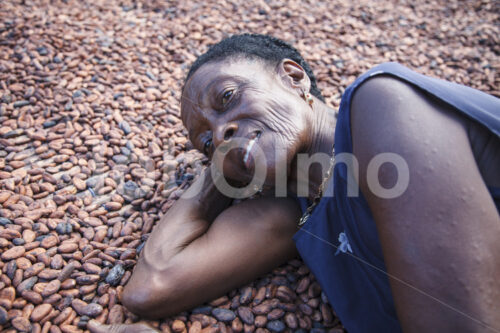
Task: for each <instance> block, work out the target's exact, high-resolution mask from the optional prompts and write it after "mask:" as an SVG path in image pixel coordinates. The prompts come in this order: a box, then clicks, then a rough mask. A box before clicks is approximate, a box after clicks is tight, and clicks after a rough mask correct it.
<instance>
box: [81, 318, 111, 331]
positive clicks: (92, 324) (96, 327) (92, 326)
mask: <svg viewBox="0 0 500 333" xmlns="http://www.w3.org/2000/svg"><path fill="white" fill-rule="evenodd" d="M87 328H88V329H89V331H90V332H91V333H106V332H109V331H110V330H109V328H108V327H107V325H102V324H101V323H100V322H98V321H97V320H91V321H89V322H88V324H87Z"/></svg>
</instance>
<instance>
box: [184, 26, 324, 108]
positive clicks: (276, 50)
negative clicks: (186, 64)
mask: <svg viewBox="0 0 500 333" xmlns="http://www.w3.org/2000/svg"><path fill="white" fill-rule="evenodd" d="M238 55H241V56H244V57H248V58H260V59H263V60H264V61H267V62H269V63H271V64H273V65H274V64H276V65H277V64H278V63H279V62H280V61H281V60H283V59H291V60H293V61H295V62H296V63H298V64H299V65H300V66H301V67H302V68H303V69H304V70H305V72H306V74H307V76H308V77H309V80H310V81H311V88H310V93H311V94H312V95H314V96H316V97H317V98H319V99H320V100H322V101H324V98H323V96H322V95H321V92H320V91H319V89H318V86H317V85H316V77H315V76H314V74H313V72H312V70H311V67H309V64H308V63H307V62H306V61H305V60H304V58H302V56H301V55H300V53H299V51H297V49H296V48H294V47H293V46H291V45H290V44H288V43H286V42H284V41H282V40H281V39H279V38H276V37H273V36H269V35H260V34H241V35H233V36H231V37H228V38H226V39H223V40H222V41H220V42H218V43H217V44H214V45H212V46H211V47H210V48H209V49H208V51H207V52H205V53H204V54H202V55H201V56H199V57H198V59H196V61H195V62H194V63H193V65H192V66H191V68H190V69H189V72H188V75H187V77H186V80H185V82H186V81H187V80H188V79H189V78H190V77H191V75H193V74H194V72H196V70H197V69H198V68H200V67H201V66H202V65H204V64H206V63H207V62H210V61H217V60H223V59H226V58H229V57H232V56H238Z"/></svg>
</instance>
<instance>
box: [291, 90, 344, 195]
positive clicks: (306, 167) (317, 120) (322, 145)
mask: <svg viewBox="0 0 500 333" xmlns="http://www.w3.org/2000/svg"><path fill="white" fill-rule="evenodd" d="M311 116H312V118H311V119H310V121H309V123H310V124H311V125H310V131H309V133H310V134H308V138H307V140H306V144H305V145H304V148H303V149H301V153H302V154H305V155H303V156H302V157H296V158H295V159H294V161H293V162H292V166H291V174H290V175H291V178H290V181H289V185H290V187H289V189H290V191H292V192H294V193H296V194H297V195H302V193H301V192H303V191H304V190H307V189H308V190H309V198H310V199H313V198H314V197H315V196H316V195H317V193H318V189H319V186H320V185H321V183H322V182H323V179H324V174H325V173H326V172H327V171H328V167H329V164H330V158H331V156H332V151H333V144H334V133H335V125H336V116H335V110H334V109H332V108H329V107H328V106H327V105H326V104H325V103H323V102H321V101H320V100H318V99H316V98H315V99H314V103H313V110H312V113H311ZM304 161H307V162H305V163H304ZM312 162H314V163H312ZM318 162H319V163H318ZM307 171H309V172H307ZM300 188H302V191H301V190H300Z"/></svg>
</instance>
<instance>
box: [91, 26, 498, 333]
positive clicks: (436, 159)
mask: <svg viewBox="0 0 500 333" xmlns="http://www.w3.org/2000/svg"><path fill="white" fill-rule="evenodd" d="M181 114H182V120H183V123H184V125H185V126H186V128H187V129H188V131H189V138H190V140H191V141H192V142H193V144H194V146H195V147H196V148H197V149H199V150H200V151H202V152H203V153H205V154H206V155H207V156H208V157H209V158H211V160H212V164H211V167H209V168H206V169H205V170H204V172H203V173H202V175H201V176H200V177H199V178H198V179H197V180H196V181H195V183H194V184H193V185H192V186H191V187H190V188H189V189H188V190H187V191H186V192H185V193H184V194H183V197H182V198H181V199H179V200H178V201H177V202H176V203H175V204H174V205H173V206H172V208H170V210H169V211H168V213H167V214H166V215H165V216H163V218H162V219H161V220H160V221H159V223H158V225H157V226H156V227H155V229H154V230H153V232H152V234H151V236H150V237H149V239H148V241H147V243H146V245H145V247H144V250H143V251H142V253H141V257H140V259H139V261H138V264H137V266H136V268H135V270H134V273H133V275H132V277H131V279H130V281H129V282H128V284H127V285H126V287H125V289H124V292H123V299H122V301H123V304H124V305H125V306H126V307H127V308H128V309H130V310H131V311H133V312H134V313H137V314H138V315H140V316H143V317H147V318H161V317H166V316H170V315H175V314H177V313H179V312H181V311H183V310H187V309H190V308H192V307H195V306H197V305H199V304H201V303H203V302H205V301H209V300H211V299H214V298H216V297H218V296H221V295H223V294H225V293H226V292H228V291H230V290H232V289H234V288H237V287H239V286H241V285H243V284H245V283H247V282H249V281H251V280H253V279H256V278H257V277H259V276H261V275H262V274H264V273H266V272H268V271H270V270H271V269H273V268H275V267H276V266H278V265H280V264H283V263H284V262H286V261H287V260H289V259H291V258H293V257H295V256H296V255H297V253H299V254H300V256H301V257H302V258H303V260H304V261H305V263H306V264H307V265H308V267H309V268H310V269H311V271H312V272H313V273H314V275H315V277H316V278H317V280H318V282H319V283H320V285H321V287H322V289H323V291H324V292H325V294H326V295H327V297H328V300H329V302H330V303H331V305H332V307H333V308H334V310H335V312H336V313H337V315H338V316H339V318H340V320H341V321H342V323H343V325H344V326H345V328H346V329H347V330H348V331H349V332H351V333H356V332H371V333H373V332H400V331H405V332H429V331H431V332H485V331H491V332H493V331H495V330H496V331H499V330H500V279H499V277H500V242H499V240H500V218H499V205H500V172H499V170H500V139H499V135H500V100H499V99H497V98H495V97H493V96H490V95H487V94H485V93H482V92H480V91H477V90H474V89H471V88H468V87H465V86H461V85H457V84H454V83H450V82H446V81H442V80H438V79H434V78H430V77H426V76H423V75H420V74H417V73H415V72H413V71H411V70H409V69H407V68H405V67H403V66H401V65H399V64H396V63H385V64H382V65H379V66H377V67H375V68H373V69H371V70H370V71H368V72H367V73H365V74H363V75H361V76H360V77H359V78H358V79H357V80H356V81H355V82H354V83H353V84H352V85H351V86H350V87H349V88H348V89H347V90H346V91H345V93H344V95H343V97H342V102H341V105H340V109H339V110H338V115H337V116H336V111H335V110H333V109H332V108H330V107H329V106H327V105H326V104H325V103H324V101H323V97H322V96H321V93H320V91H319V90H318V88H317V86H316V80H315V77H314V75H313V73H312V71H311V69H310V67H309V65H308V64H307V63H306V62H305V61H304V59H303V58H302V56H301V55H300V54H299V53H298V52H297V50H296V49H294V48H293V47H291V46H290V45H288V44H286V43H285V42H283V41H281V40H279V39H276V38H273V37H270V36H264V35H248V34H245V35H236V36H233V37H230V38H228V39H225V40H223V41H221V42H219V43H218V44H216V45H214V46H213V47H211V48H210V49H209V51H208V52H207V53H205V54H203V55H202V56H200V57H199V58H198V59H197V60H196V62H195V63H194V64H193V65H192V67H191V69H190V71H189V74H188V76H187V79H186V81H185V84H184V88H183V93H182V100H181ZM256 192H260V193H259V194H258V195H254V194H256ZM248 196H252V199H249V200H243V201H241V202H240V203H238V204H232V202H233V200H234V199H235V198H236V199H241V198H244V197H248ZM89 329H90V330H91V331H92V332H94V333H99V332H115V333H120V332H155V330H154V329H153V328H150V327H149V326H146V325H145V324H142V323H138V324H134V325H114V326H106V325H99V324H98V323H97V322H95V321H92V322H90V323H89Z"/></svg>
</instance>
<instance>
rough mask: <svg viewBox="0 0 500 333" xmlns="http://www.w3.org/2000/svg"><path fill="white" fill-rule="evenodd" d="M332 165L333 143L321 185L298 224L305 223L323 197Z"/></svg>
mask: <svg viewBox="0 0 500 333" xmlns="http://www.w3.org/2000/svg"><path fill="white" fill-rule="evenodd" d="M334 165H335V144H334V145H333V149H332V157H331V158H330V165H329V166H328V171H327V172H326V174H325V177H324V178H323V181H322V182H321V185H320V186H319V189H318V194H316V196H315V197H314V200H313V202H312V204H310V205H309V207H307V209H306V211H305V212H304V214H303V215H302V217H301V218H300V220H299V224H298V225H299V226H301V225H303V224H304V223H306V221H307V220H308V219H309V217H310V216H311V214H312V212H313V210H314V208H316V206H317V205H318V203H319V202H320V200H321V198H322V197H323V193H324V192H325V187H326V184H327V183H328V180H329V179H330V177H331V175H332V172H333V166H334Z"/></svg>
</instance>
